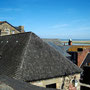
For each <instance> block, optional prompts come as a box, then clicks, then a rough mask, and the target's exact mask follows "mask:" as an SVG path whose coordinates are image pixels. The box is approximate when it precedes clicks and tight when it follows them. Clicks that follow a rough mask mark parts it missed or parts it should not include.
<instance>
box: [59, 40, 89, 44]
mask: <svg viewBox="0 0 90 90" xmlns="http://www.w3.org/2000/svg"><path fill="white" fill-rule="evenodd" d="M60 41H69V39H60ZM72 41H90V39H72ZM62 44H63V45H64V43H62ZM65 45H68V43H65ZM72 45H90V44H82V43H80V44H79V43H72Z"/></svg>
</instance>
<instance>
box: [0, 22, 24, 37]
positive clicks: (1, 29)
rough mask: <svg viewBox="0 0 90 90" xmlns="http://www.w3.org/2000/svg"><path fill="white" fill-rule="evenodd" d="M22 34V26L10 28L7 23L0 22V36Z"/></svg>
mask: <svg viewBox="0 0 90 90" xmlns="http://www.w3.org/2000/svg"><path fill="white" fill-rule="evenodd" d="M22 32H24V26H18V27H15V26H12V25H11V24H10V23H8V22H7V21H0V36H4V35H11V34H17V33H22Z"/></svg>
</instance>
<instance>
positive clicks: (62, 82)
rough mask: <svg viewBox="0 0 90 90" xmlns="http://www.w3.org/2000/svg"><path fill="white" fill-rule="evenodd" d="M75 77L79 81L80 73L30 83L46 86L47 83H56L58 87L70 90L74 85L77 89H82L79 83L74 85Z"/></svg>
mask: <svg viewBox="0 0 90 90" xmlns="http://www.w3.org/2000/svg"><path fill="white" fill-rule="evenodd" d="M74 77H76V80H77V81H78V82H79V79H80V74H74V75H69V76H66V77H59V78H52V79H47V80H41V81H36V82H30V83H31V84H33V85H36V86H40V87H46V85H50V84H56V89H63V90H69V89H70V88H72V87H73V88H77V90H80V86H79V85H78V86H77V87H75V86H73V83H72V80H73V79H74ZM70 90H72V89H70Z"/></svg>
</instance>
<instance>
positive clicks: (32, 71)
mask: <svg viewBox="0 0 90 90" xmlns="http://www.w3.org/2000/svg"><path fill="white" fill-rule="evenodd" d="M81 72H82V70H81V69H80V68H79V67H77V66H76V65H75V64H73V63H72V62H71V61H70V60H68V59H67V58H66V57H65V56H63V55H62V54H60V53H59V52H58V51H57V50H55V49H54V48H53V47H51V46H50V45H48V44H47V43H45V42H44V41H43V40H42V39H40V38H39V37H38V36H37V35H35V34H34V33H32V32H27V33H19V34H14V35H7V36H3V37H2V36H1V37H0V75H1V74H3V75H7V76H9V77H12V78H15V79H17V80H23V81H25V82H28V83H30V84H33V85H36V86H40V87H46V88H57V89H65V90H69V89H68V88H69V86H71V85H72V80H73V79H74V77H76V79H77V80H78V81H79V79H80V73H81ZM73 87H74V86H73ZM78 87H79V86H78ZM78 90H79V89H78Z"/></svg>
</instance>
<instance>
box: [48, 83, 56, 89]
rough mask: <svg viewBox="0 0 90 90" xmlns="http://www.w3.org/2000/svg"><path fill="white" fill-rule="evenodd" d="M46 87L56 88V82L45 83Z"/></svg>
mask: <svg viewBox="0 0 90 90" xmlns="http://www.w3.org/2000/svg"><path fill="white" fill-rule="evenodd" d="M46 88H56V83H55V84H49V85H46Z"/></svg>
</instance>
